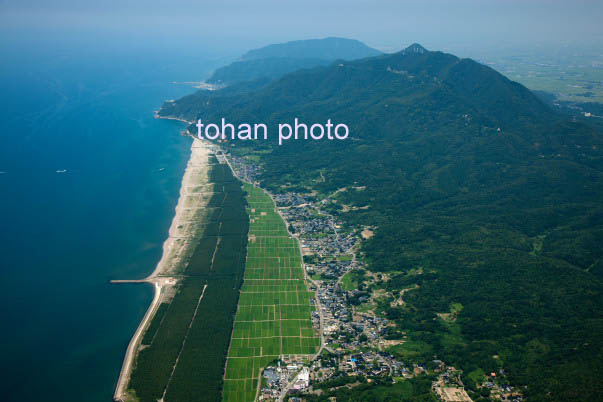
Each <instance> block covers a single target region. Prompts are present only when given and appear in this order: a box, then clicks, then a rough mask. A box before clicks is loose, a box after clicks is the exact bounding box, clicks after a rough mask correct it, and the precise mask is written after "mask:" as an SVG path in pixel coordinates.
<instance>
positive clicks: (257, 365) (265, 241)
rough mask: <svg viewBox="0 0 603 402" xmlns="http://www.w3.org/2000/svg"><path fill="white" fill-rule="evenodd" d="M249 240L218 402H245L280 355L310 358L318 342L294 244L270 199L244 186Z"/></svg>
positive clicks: (302, 273)
mask: <svg viewBox="0 0 603 402" xmlns="http://www.w3.org/2000/svg"><path fill="white" fill-rule="evenodd" d="M245 191H246V192H247V203H248V208H247V212H248V214H249V218H250V219H249V222H250V223H249V235H248V243H247V259H246V263H245V264H246V265H245V274H244V282H243V286H242V287H241V293H240V297H239V305H238V309H237V313H236V316H235V322H234V328H233V332H232V338H231V342H230V348H229V351H228V359H227V363H226V373H225V377H224V379H225V381H224V392H223V401H225V402H251V401H253V400H254V399H255V396H256V393H257V390H258V381H259V379H260V377H259V376H260V371H261V369H262V368H263V367H265V366H267V365H268V364H270V363H271V362H273V361H274V360H276V359H278V358H279V356H281V355H311V354H314V353H316V352H317V351H318V349H319V347H320V338H319V337H318V336H317V334H316V333H315V331H314V329H313V328H312V320H311V314H312V310H313V309H314V307H313V306H312V305H311V304H310V300H311V299H312V298H313V297H314V294H313V293H312V292H310V291H308V289H307V287H306V283H305V281H304V272H303V268H302V261H301V255H300V250H299V245H298V243H297V240H296V239H294V238H292V237H291V236H290V235H289V233H288V232H287V227H286V225H285V222H284V221H283V219H282V218H281V216H280V215H279V214H278V212H277V211H276V209H275V206H274V203H273V202H272V199H271V198H270V197H269V196H268V195H267V194H265V193H264V192H263V191H262V190H261V189H259V188H256V187H253V186H251V185H245Z"/></svg>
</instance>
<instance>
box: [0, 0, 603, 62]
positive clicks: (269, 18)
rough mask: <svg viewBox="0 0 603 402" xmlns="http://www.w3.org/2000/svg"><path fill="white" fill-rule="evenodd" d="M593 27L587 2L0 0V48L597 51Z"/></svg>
mask: <svg viewBox="0 0 603 402" xmlns="http://www.w3.org/2000/svg"><path fill="white" fill-rule="evenodd" d="M601 21H603V1H595V0H590V1H580V0H571V1H570V0H421V1H379V0H371V1H359V0H346V1H339V0H337V1H328V0H322V1H316V0H303V1H301V0H300V1H286V0H253V1H241V0H220V1H218V0H216V1H192V0H169V1H168V0H161V1H153V0H149V1H147V0H118V1H110V0H95V1H85V0H0V26H2V28H0V30H1V33H3V35H2V37H3V39H0V40H2V41H3V42H5V44H6V42H10V41H12V40H19V39H22V38H24V37H30V36H39V37H44V36H46V35H51V36H52V35H57V36H63V37H71V38H72V40H80V41H85V40H88V39H90V40H98V41H99V42H102V38H103V37H107V36H110V37H118V38H119V37H121V38H123V40H124V42H132V43H140V44H146V45H150V44H155V45H156V46H158V47H161V46H165V45H170V46H183V47H187V46H193V47H194V46H198V47H211V48H222V49H225V50H226V53H228V51H230V52H233V53H237V52H240V51H242V50H245V49H248V48H250V47H257V46H260V45H264V44H267V43H274V42H282V41H287V40H293V39H303V38H316V37H326V36H342V37H351V38H356V39H359V40H362V41H364V42H366V43H367V44H369V45H371V46H374V47H378V48H381V49H397V48H400V47H401V46H402V45H408V44H410V43H413V42H419V43H421V44H424V45H425V46H426V47H428V48H431V49H449V50H455V49H456V50H459V49H495V48H504V47H521V46H523V47H528V48H530V47H531V46H534V45H557V44H559V43H568V42H569V43H580V42H587V43H599V44H600V43H602V42H603V29H602V28H601V25H602V24H601ZM6 33H8V34H6ZM15 33H18V34H16V35H15ZM99 45H102V43H99Z"/></svg>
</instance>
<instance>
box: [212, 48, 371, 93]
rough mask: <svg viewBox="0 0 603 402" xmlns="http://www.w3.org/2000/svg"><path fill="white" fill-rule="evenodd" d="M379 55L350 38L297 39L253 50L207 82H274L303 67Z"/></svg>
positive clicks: (227, 83)
mask: <svg viewBox="0 0 603 402" xmlns="http://www.w3.org/2000/svg"><path fill="white" fill-rule="evenodd" d="M379 53H380V52H379V51H378V50H375V49H372V48H370V47H368V46H366V45H365V44H363V43H361V42H359V41H357V40H351V39H344V38H326V39H311V40H300V41H293V42H287V43H281V44H276V45H269V46H266V47H263V48H260V49H254V50H251V51H249V52H247V53H246V54H244V55H243V56H242V57H241V60H238V61H235V62H233V63H231V64H229V65H227V66H224V67H221V68H218V69H217V70H216V71H215V72H214V73H213V74H212V76H211V77H210V78H209V79H208V80H207V82H209V83H215V84H226V85H232V84H237V83H240V82H244V81H254V80H259V82H266V80H275V79H277V78H279V77H281V76H283V75H285V74H287V73H290V72H293V71H297V70H300V69H303V68H312V67H317V66H324V65H327V64H330V63H331V62H333V61H334V60H337V59H342V60H353V59H360V58H363V57H370V56H376V55H378V54H379Z"/></svg>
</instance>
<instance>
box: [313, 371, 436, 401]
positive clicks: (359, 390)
mask: <svg viewBox="0 0 603 402" xmlns="http://www.w3.org/2000/svg"><path fill="white" fill-rule="evenodd" d="M341 379H342V380H340V381H337V380H333V381H327V382H326V383H329V385H331V386H341V385H345V384H347V383H354V382H356V383H358V382H359V384H356V385H355V386H354V387H352V388H348V387H341V388H335V389H332V390H329V391H326V392H323V393H322V394H320V396H316V395H311V396H309V397H306V396H305V397H304V398H305V400H306V401H308V402H327V401H330V400H331V399H329V398H332V397H335V398H336V399H337V400H338V401H349V402H389V401H402V402H407V401H408V402H410V401H413V402H419V401H425V402H427V401H429V402H436V401H437V398H436V397H435V396H434V395H433V394H432V393H431V382H432V381H433V378H431V377H428V376H421V377H415V378H411V379H406V380H400V381H397V382H396V383H391V382H386V381H384V380H383V379H379V378H375V379H373V380H372V381H373V382H371V383H367V381H366V379H358V378H357V377H341ZM346 379H348V380H346ZM322 388H323V387H321V389H322Z"/></svg>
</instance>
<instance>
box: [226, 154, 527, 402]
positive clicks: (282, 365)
mask: <svg viewBox="0 0 603 402" xmlns="http://www.w3.org/2000/svg"><path fill="white" fill-rule="evenodd" d="M216 151H217V152H216V153H217V155H218V158H219V159H220V160H221V161H226V162H228V163H229V164H230V166H231V167H232V169H233V171H234V172H235V174H236V175H237V176H238V177H239V178H240V179H241V180H243V181H246V182H249V183H252V184H258V175H259V174H260V173H261V170H260V167H258V166H257V165H255V164H253V163H252V162H251V161H250V160H249V159H247V158H244V157H238V156H235V155H232V154H230V153H228V151H226V152H224V151H222V149H220V148H217V147H216ZM342 191H343V190H342ZM271 197H272V198H273V200H274V201H275V204H276V206H277V209H278V212H279V213H280V214H281V216H282V217H283V218H284V220H285V222H286V223H287V225H288V228H289V232H290V233H291V235H293V236H294V237H296V238H297V239H298V240H299V243H300V247H301V250H302V254H303V259H304V266H305V271H306V274H307V277H306V279H307V283H308V285H309V289H310V290H311V291H313V292H315V299H314V300H311V303H312V304H313V305H314V306H315V308H316V310H315V311H313V313H312V322H313V325H314V328H315V330H316V331H317V332H318V333H319V334H320V337H321V344H322V346H321V348H320V350H319V351H318V353H317V354H316V355H314V356H311V357H310V358H308V356H281V358H280V359H279V360H278V361H275V362H274V364H272V365H270V366H268V367H266V368H265V369H264V370H263V375H262V383H261V387H260V389H259V393H258V395H257V397H256V400H259V401H284V400H289V401H303V400H305V399H306V398H308V397H310V396H312V395H321V394H323V393H325V392H328V391H329V390H330V389H337V388H338V387H341V386H346V387H348V388H351V387H354V386H357V385H360V384H365V383H370V382H373V381H377V380H385V381H390V382H396V381H403V380H405V379H410V378H414V377H419V376H428V377H429V378H431V379H432V383H431V384H432V386H431V389H432V397H433V398H434V399H433V400H441V401H445V402H457V401H458V402H471V401H473V400H474V399H472V398H471V396H470V395H469V393H468V391H467V390H466V389H465V386H464V384H463V381H462V379H461V375H462V371H461V370H458V369H456V368H455V367H452V366H448V365H446V364H445V363H444V362H442V361H440V360H437V359H434V360H433V361H430V362H410V361H403V360H401V359H398V358H397V357H396V356H395V354H394V353H391V352H390V350H391V347H393V346H395V345H398V344H401V343H403V342H404V340H390V339H386V336H385V335H386V334H387V332H388V330H389V329H391V328H392V327H394V326H395V324H394V323H393V322H390V321H389V320H388V319H387V318H386V317H385V316H383V314H379V313H378V312H376V310H377V309H375V308H374V307H375V306H376V304H377V302H378V301H379V298H380V297H382V296H383V293H384V290H383V289H374V287H375V286H374V285H375V284H376V283H377V282H381V281H383V280H384V279H388V276H387V275H386V274H383V275H375V274H373V273H371V272H370V271H368V270H367V269H366V264H365V263H364V262H363V260H362V258H361V257H360V256H359V254H360V253H359V248H360V243H361V242H362V241H363V240H366V239H368V238H370V237H372V236H373V230H372V229H374V228H369V227H361V228H345V227H344V226H343V225H342V223H341V222H340V221H339V220H338V219H337V217H336V216H334V215H333V214H330V213H329V212H328V211H327V208H326V206H327V205H328V204H329V203H330V202H331V200H330V199H329V198H330V197H322V198H321V197H318V196H317V195H316V193H312V192H310V193H307V194H302V193H296V192H285V193H279V194H271ZM371 289H372V290H371ZM403 296H404V291H403V292H401V294H400V296H399V299H396V300H395V301H394V302H392V303H393V304H396V303H403ZM503 374H504V373H503V372H502V371H501V373H490V374H489V375H488V376H485V378H486V380H485V381H483V383H482V384H480V389H479V394H476V393H475V392H473V391H470V392H472V393H473V394H474V398H475V396H476V395H477V396H478V397H481V398H482V400H500V401H514V402H519V401H522V400H523V396H522V393H521V392H520V390H518V389H517V388H513V387H511V386H510V385H509V384H508V383H507V382H506V380H505V379H504V375H503ZM333 398H334V397H333ZM331 400H335V399H332V398H331Z"/></svg>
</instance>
